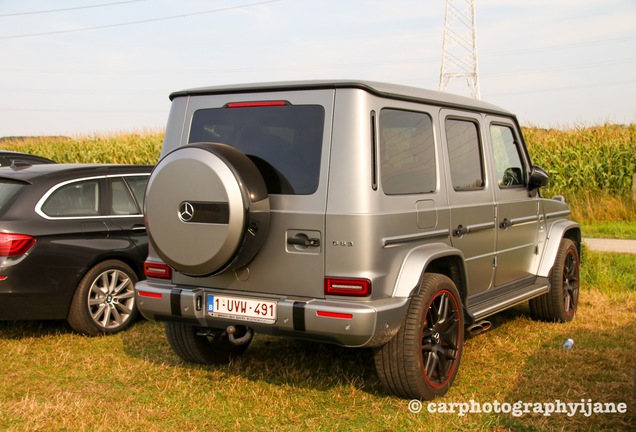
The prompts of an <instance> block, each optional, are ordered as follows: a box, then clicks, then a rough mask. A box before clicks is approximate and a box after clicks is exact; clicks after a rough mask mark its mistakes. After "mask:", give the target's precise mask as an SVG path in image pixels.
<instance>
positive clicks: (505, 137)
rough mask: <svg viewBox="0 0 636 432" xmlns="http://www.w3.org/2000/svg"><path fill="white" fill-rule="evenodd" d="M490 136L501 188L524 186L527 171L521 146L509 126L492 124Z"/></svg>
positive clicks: (496, 172)
mask: <svg viewBox="0 0 636 432" xmlns="http://www.w3.org/2000/svg"><path fill="white" fill-rule="evenodd" d="M490 137H491V140H492V147H493V154H494V157H495V174H496V175H497V183H498V184H499V187H500V188H506V187H514V186H524V185H525V178H526V176H525V172H524V168H523V163H522V159H521V156H520V154H519V146H518V145H517V141H516V140H515V135H514V132H513V130H512V128H510V127H509V126H503V125H491V126H490Z"/></svg>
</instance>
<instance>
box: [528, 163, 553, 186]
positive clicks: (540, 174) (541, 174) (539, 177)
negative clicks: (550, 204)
mask: <svg viewBox="0 0 636 432" xmlns="http://www.w3.org/2000/svg"><path fill="white" fill-rule="evenodd" d="M549 180H550V176H549V175H548V173H547V171H546V170H544V169H543V168H541V167H539V166H536V165H533V166H532V169H531V170H530V179H529V180H528V190H529V191H533V190H535V189H540V188H542V187H546V186H547V185H548V181H549Z"/></svg>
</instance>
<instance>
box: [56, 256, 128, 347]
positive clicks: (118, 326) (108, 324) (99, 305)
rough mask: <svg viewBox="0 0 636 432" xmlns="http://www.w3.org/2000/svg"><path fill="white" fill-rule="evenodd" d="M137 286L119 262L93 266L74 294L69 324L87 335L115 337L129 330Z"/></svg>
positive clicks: (110, 261)
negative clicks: (110, 335)
mask: <svg viewBox="0 0 636 432" xmlns="http://www.w3.org/2000/svg"><path fill="white" fill-rule="evenodd" d="M136 282H137V278H136V276H135V273H134V272H133V271H132V269H131V268H130V267H128V266H127V265H126V264H124V263H122V262H120V261H116V260H109V261H105V262H103V263H100V264H98V265H96V266H95V267H93V268H92V269H91V270H90V271H89V272H88V273H87V274H86V276H84V278H83V279H82V281H81V282H80V284H79V286H78V288H77V291H76V292H75V296H74V298H73V303H72V305H71V311H70V312H69V318H68V322H69V324H70V325H71V327H73V328H74V329H75V330H76V331H78V332H80V333H83V334H87V335H97V334H104V333H108V334H110V333H117V332H119V331H121V330H124V329H126V328H128V326H129V325H130V324H131V323H132V322H133V321H134V318H135V316H136V314H137V312H136V311H137V310H136V308H135V283H136Z"/></svg>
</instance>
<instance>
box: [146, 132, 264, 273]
mask: <svg viewBox="0 0 636 432" xmlns="http://www.w3.org/2000/svg"><path fill="white" fill-rule="evenodd" d="M145 217H146V221H147V228H148V240H149V242H150V243H151V245H152V246H153V248H154V250H155V251H156V252H157V254H158V255H159V257H160V258H161V259H162V260H163V261H164V262H165V263H166V264H168V265H169V266H170V267H172V268H173V269H175V270H177V271H179V272H181V273H184V274H186V275H190V276H208V275H215V274H220V273H223V272H229V271H232V270H236V269H238V268H241V267H243V266H245V265H247V264H248V263H249V262H250V261H251V260H252V259H253V258H254V257H255V256H256V254H257V253H258V251H259V250H260V248H261V246H262V245H263V243H264V241H265V239H266V237H267V234H268V232H269V219H270V208H269V195H268V191H267V187H266V184H265V180H264V179H263V176H262V175H261V173H260V171H259V170H258V167H257V166H256V165H255V164H254V162H253V161H252V160H251V159H250V158H249V157H247V156H246V155H245V154H243V153H241V152H240V151H239V150H237V149H235V148H233V147H230V146H228V145H225V144H218V143H198V144H190V145H187V146H183V147H179V148H177V149H176V150H174V151H172V152H171V153H169V154H167V155H166V156H165V157H164V158H162V159H161V160H160V161H159V163H158V164H157V165H156V166H155V168H154V169H153V171H152V174H151V176H150V179H149V180H148V186H147V188H146V200H145Z"/></svg>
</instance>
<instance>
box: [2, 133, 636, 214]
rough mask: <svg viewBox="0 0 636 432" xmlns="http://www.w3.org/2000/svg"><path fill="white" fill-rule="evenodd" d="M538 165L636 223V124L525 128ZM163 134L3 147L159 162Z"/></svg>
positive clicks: (587, 204)
mask: <svg viewBox="0 0 636 432" xmlns="http://www.w3.org/2000/svg"><path fill="white" fill-rule="evenodd" d="M523 133H524V136H525V140H526V144H527V146H528V151H529V153H530V156H531V158H532V162H533V163H534V164H535V165H539V166H541V167H543V168H544V169H546V170H547V171H548V173H549V174H550V184H549V186H548V188H547V189H546V190H545V191H544V195H545V196H548V197H551V196H553V195H563V196H565V197H566V199H567V200H568V201H569V202H570V203H571V206H572V208H573V209H574V216H575V218H579V219H587V220H627V221H636V200H634V199H633V198H632V197H633V193H634V192H633V190H632V182H633V175H634V173H636V124H630V125H618V124H605V125H602V126H591V127H584V128H571V129H566V130H561V129H540V128H536V127H526V128H524V129H523ZM162 141H163V132H161V131H160V132H157V131H148V132H144V133H128V134H124V133H121V134H112V135H107V136H85V137H74V138H73V137H28V138H14V139H7V138H5V139H0V149H5V150H14V151H21V152H26V153H33V154H37V155H40V156H44V157H48V158H50V159H53V160H55V161H57V162H60V163H64V162H67V163H82V162H87V163H129V164H150V165H153V164H155V163H157V161H158V160H159V154H160V152H161V143H162Z"/></svg>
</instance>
